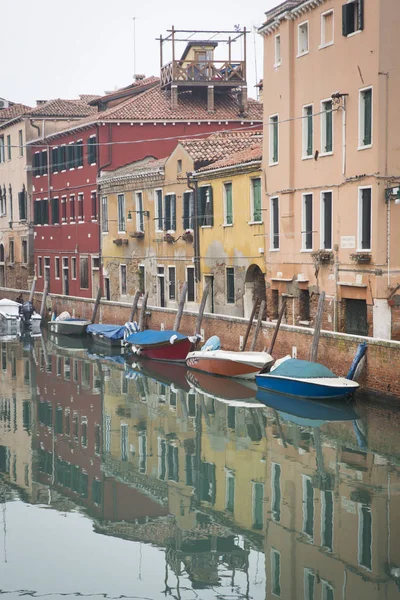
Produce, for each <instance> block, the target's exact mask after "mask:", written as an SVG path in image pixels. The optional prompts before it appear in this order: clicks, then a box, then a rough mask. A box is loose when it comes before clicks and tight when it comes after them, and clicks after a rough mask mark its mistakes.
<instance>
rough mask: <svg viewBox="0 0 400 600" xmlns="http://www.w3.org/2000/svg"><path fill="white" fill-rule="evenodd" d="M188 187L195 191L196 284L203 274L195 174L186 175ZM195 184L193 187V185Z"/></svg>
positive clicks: (194, 248) (194, 247)
mask: <svg viewBox="0 0 400 600" xmlns="http://www.w3.org/2000/svg"><path fill="white" fill-rule="evenodd" d="M186 179H187V186H188V188H189V189H190V190H193V201H194V206H193V220H194V227H193V234H194V235H193V250H194V257H193V259H194V275H195V279H196V282H197V283H199V282H200V277H201V272H200V236H199V221H198V218H197V217H198V215H197V195H198V185H197V183H198V182H197V179H195V178H194V177H193V173H186ZM191 181H192V182H193V185H192V184H191Z"/></svg>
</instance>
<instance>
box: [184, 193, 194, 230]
mask: <svg viewBox="0 0 400 600" xmlns="http://www.w3.org/2000/svg"><path fill="white" fill-rule="evenodd" d="M183 229H184V230H185V231H186V229H194V194H193V192H184V194H183Z"/></svg>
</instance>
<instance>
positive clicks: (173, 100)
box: [171, 85, 178, 110]
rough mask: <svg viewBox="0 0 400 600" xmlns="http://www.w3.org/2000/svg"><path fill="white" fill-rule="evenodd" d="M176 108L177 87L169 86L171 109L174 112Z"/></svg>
mask: <svg viewBox="0 0 400 600" xmlns="http://www.w3.org/2000/svg"><path fill="white" fill-rule="evenodd" d="M177 108H178V86H177V85H171V109H172V110H176V109H177Z"/></svg>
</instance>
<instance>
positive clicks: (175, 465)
mask: <svg viewBox="0 0 400 600" xmlns="http://www.w3.org/2000/svg"><path fill="white" fill-rule="evenodd" d="M167 463H168V479H169V480H171V481H179V457H178V447H177V446H175V445H174V444H168V446H167Z"/></svg>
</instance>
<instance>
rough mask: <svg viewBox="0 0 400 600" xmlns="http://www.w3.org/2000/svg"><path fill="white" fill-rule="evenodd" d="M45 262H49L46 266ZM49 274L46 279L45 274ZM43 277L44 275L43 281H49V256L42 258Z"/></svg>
mask: <svg viewBox="0 0 400 600" xmlns="http://www.w3.org/2000/svg"><path fill="white" fill-rule="evenodd" d="M46 261H49V262H48V264H46ZM47 271H48V272H49V277H47V274H46V272H47ZM43 275H44V280H45V281H46V280H47V281H51V279H50V278H51V256H44V257H43Z"/></svg>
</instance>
